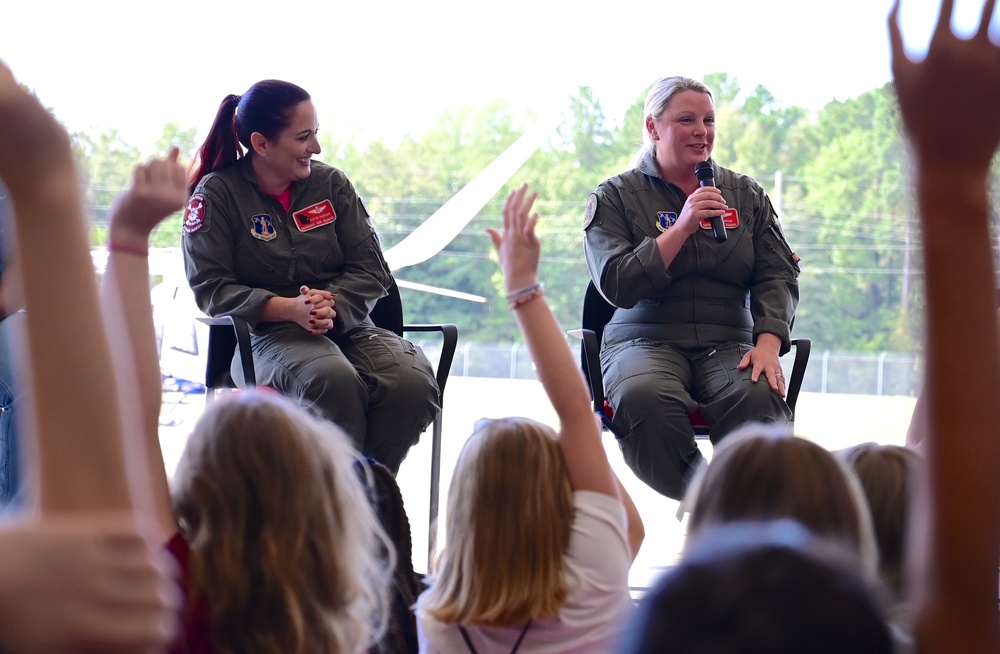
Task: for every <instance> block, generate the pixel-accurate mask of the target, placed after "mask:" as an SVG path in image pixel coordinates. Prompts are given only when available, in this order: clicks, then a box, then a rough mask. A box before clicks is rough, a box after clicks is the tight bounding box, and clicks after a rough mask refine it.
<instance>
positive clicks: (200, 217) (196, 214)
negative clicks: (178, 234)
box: [184, 193, 208, 234]
mask: <svg viewBox="0 0 1000 654" xmlns="http://www.w3.org/2000/svg"><path fill="white" fill-rule="evenodd" d="M207 204H208V202H207V201H206V200H205V196H204V195H202V194H201V193H195V194H194V195H192V196H191V199H190V200H188V203H187V207H186V208H185V209H184V233H185V234H193V233H195V232H197V231H198V230H199V229H201V228H202V226H204V224H205V206H206V205H207Z"/></svg>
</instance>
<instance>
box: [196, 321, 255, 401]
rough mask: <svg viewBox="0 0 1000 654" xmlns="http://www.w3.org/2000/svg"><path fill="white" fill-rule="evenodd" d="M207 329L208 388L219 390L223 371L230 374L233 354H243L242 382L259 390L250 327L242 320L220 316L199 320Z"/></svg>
mask: <svg viewBox="0 0 1000 654" xmlns="http://www.w3.org/2000/svg"><path fill="white" fill-rule="evenodd" d="M198 321H199V322H201V323H203V324H205V325H208V362H207V364H206V370H205V385H206V386H207V387H208V388H210V389H211V388H219V387H220V386H221V385H220V384H219V383H218V382H219V379H220V378H221V375H222V374H223V372H224V371H228V369H229V362H230V361H232V358H233V352H234V351H238V352H239V354H240V365H241V367H242V368H243V379H244V381H245V383H246V387H247V388H251V389H252V388H257V373H256V372H255V371H254V367H253V349H252V348H251V347H250V323H248V322H247V321H246V320H244V319H243V318H240V317H239V316H219V317H217V318H207V317H201V318H198Z"/></svg>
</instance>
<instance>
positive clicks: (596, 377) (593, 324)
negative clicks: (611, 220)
mask: <svg viewBox="0 0 1000 654" xmlns="http://www.w3.org/2000/svg"><path fill="white" fill-rule="evenodd" d="M614 313H615V307H614V306H613V305H611V304H610V303H609V302H608V301H607V300H605V299H604V296H603V295H601V293H600V291H598V290H597V287H596V286H594V282H593V281H591V282H590V283H589V284H588V285H587V292H586V294H585V295H584V298H583V317H582V319H581V321H580V322H581V325H580V326H581V327H582V329H581V330H580V336H581V338H582V340H583V343H582V344H581V346H580V364H581V366H582V368H583V374H584V376H585V377H586V378H587V382H588V384H589V385H590V394H591V398H593V401H594V412H595V413H596V414H597V415H598V417H600V419H601V424H602V425H604V428H605V429H606V430H608V431H610V432H611V433H614V430H613V429H612V425H611V421H612V418H613V417H614V416H613V412H612V409H611V406H610V405H609V404H608V402H607V400H606V399H605V396H604V379H603V378H602V377H601V357H600V353H601V339H602V338H603V336H604V327H605V325H607V324H608V322H609V321H610V320H611V317H612V316H613V315H614ZM792 347H793V348H795V358H794V360H793V361H792V373H791V375H790V376H789V377H788V387H787V388H786V389H785V390H786V395H785V403H786V404H787V405H788V408H789V409H791V411H792V416H793V419H794V416H795V404H796V402H797V401H798V399H799V391H800V390H801V389H802V380H803V378H804V377H805V374H806V366H807V365H808V364H809V352H810V350H811V349H812V341H810V340H809V339H808V338H793V339H792ZM690 417H691V426H692V427H694V434H695V437H696V438H707V437H708V432H709V429H710V426H709V424H708V423H707V422H706V421H705V419H704V417H703V416H702V415H701V412H700V411H696V412H695V413H694V414H692V415H691V416H690Z"/></svg>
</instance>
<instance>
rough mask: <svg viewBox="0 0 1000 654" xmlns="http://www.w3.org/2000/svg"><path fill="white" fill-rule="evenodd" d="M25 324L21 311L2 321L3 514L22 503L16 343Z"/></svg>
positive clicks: (0, 449) (0, 469)
mask: <svg viewBox="0 0 1000 654" xmlns="http://www.w3.org/2000/svg"><path fill="white" fill-rule="evenodd" d="M23 325H24V314H23V313H21V312H17V313H14V314H12V315H10V316H7V317H6V318H4V319H3V320H2V321H0V513H2V512H4V511H5V510H7V509H10V508H15V507H16V506H18V504H19V498H20V494H21V484H22V479H21V455H20V452H19V450H20V448H19V447H18V437H17V424H16V420H15V418H14V416H15V411H14V409H15V406H16V405H17V404H18V402H17V398H18V390H17V388H18V387H17V383H16V382H15V380H14V370H15V368H16V361H15V360H14V353H13V348H12V345H14V344H15V343H17V342H18V341H17V338H18V334H19V332H20V330H22V329H23V328H24V326H23Z"/></svg>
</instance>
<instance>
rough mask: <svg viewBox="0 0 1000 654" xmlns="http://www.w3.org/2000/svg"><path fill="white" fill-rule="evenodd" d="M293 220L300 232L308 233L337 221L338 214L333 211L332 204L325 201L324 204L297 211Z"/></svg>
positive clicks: (320, 203)
mask: <svg viewBox="0 0 1000 654" xmlns="http://www.w3.org/2000/svg"><path fill="white" fill-rule="evenodd" d="M292 218H294V219H295V226H296V227H297V228H298V229H299V231H300V232H308V231H310V230H313V229H316V228H317V227H322V226H323V225H329V224H330V223H332V222H333V221H335V220H336V219H337V212H336V211H335V210H334V209H333V203H332V202H330V201H329V200H323V201H322V202H317V203H316V204H313V205H309V206H308V207H306V208H305V209H302V210H301V211H296V212H295V213H293V214H292Z"/></svg>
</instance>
